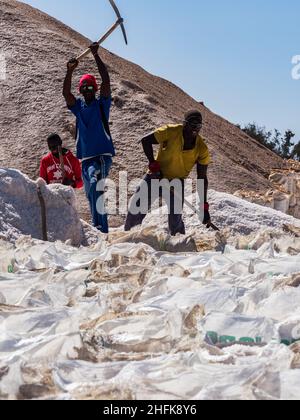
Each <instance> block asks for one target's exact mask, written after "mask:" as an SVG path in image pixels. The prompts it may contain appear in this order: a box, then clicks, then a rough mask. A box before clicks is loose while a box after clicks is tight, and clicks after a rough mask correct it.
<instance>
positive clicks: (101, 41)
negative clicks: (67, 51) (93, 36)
mask: <svg viewBox="0 0 300 420" xmlns="http://www.w3.org/2000/svg"><path fill="white" fill-rule="evenodd" d="M123 22H124V21H123V19H118V20H117V22H116V23H115V24H114V25H113V26H112V27H111V28H110V29H109V30H108V31H107V32H106V34H104V35H103V37H102V38H100V39H99V41H97V44H99V45H100V44H102V43H103V42H104V41H105V40H106V39H107V38H108V37H109V36H110V35H111V34H112V33H113V32H114V31H115V30H116V29H117V28H118V26H120V25H121V24H122V23H123ZM90 52H91V50H90V48H88V49H87V50H85V51H84V52H83V53H82V54H80V55H79V56H78V57H77V58H76V60H77V61H80V60H82V59H83V58H84V57H86V56H87V55H89V53H90Z"/></svg>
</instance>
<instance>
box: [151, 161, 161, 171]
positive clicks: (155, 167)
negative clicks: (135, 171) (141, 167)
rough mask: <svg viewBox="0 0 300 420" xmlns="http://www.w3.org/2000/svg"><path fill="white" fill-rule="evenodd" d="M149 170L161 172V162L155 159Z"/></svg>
mask: <svg viewBox="0 0 300 420" xmlns="http://www.w3.org/2000/svg"><path fill="white" fill-rule="evenodd" d="M149 171H150V172H151V174H158V173H160V163H159V162H158V161H157V160H155V161H154V162H151V163H150V164H149Z"/></svg>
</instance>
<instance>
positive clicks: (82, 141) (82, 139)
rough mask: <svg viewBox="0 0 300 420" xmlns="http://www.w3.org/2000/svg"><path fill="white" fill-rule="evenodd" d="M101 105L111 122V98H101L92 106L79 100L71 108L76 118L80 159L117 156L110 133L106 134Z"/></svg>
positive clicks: (78, 155) (78, 156)
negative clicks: (108, 155)
mask: <svg viewBox="0 0 300 420" xmlns="http://www.w3.org/2000/svg"><path fill="white" fill-rule="evenodd" d="M100 105H101V106H102V109H103V111H104V114H105V116H106V119H107V121H109V112H110V106H111V97H109V98H104V97H103V96H101V97H100V98H96V99H95V100H94V101H93V102H92V103H91V104H90V105H87V104H86V103H85V101H84V99H82V98H77V99H76V103H75V105H74V106H72V107H69V110H70V111H71V112H72V113H73V114H74V115H75V117H76V129H77V139H76V140H77V158H78V159H86V158H89V157H94V156H99V155H105V154H110V155H111V156H115V149H114V145H113V141H112V139H111V137H110V135H109V133H107V132H106V130H105V125H104V123H103V121H102V117H101V111H100Z"/></svg>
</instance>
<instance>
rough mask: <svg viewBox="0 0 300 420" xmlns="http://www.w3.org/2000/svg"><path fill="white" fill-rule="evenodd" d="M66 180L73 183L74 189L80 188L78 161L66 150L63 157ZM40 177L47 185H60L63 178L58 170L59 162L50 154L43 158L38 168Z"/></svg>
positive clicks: (80, 174)
mask: <svg viewBox="0 0 300 420" xmlns="http://www.w3.org/2000/svg"><path fill="white" fill-rule="evenodd" d="M63 157H64V164H65V173H66V178H67V179H69V180H72V181H74V183H75V185H74V188H82V187H83V180H82V172H81V165H80V162H79V160H78V159H77V158H76V157H75V156H74V155H73V153H72V152H70V150H68V151H67V152H66V153H65V154H64V155H63ZM40 177H41V178H43V179H44V180H45V181H46V182H47V184H62V182H63V176H62V171H61V168H60V161H59V159H58V158H56V157H55V156H54V155H53V154H52V153H48V155H47V156H45V157H43V159H42V160H41V166H40Z"/></svg>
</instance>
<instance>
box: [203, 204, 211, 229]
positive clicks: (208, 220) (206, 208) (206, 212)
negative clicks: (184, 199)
mask: <svg viewBox="0 0 300 420" xmlns="http://www.w3.org/2000/svg"><path fill="white" fill-rule="evenodd" d="M210 223H211V218H210V214H209V204H208V203H204V218H203V224H204V225H209V224H210Z"/></svg>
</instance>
